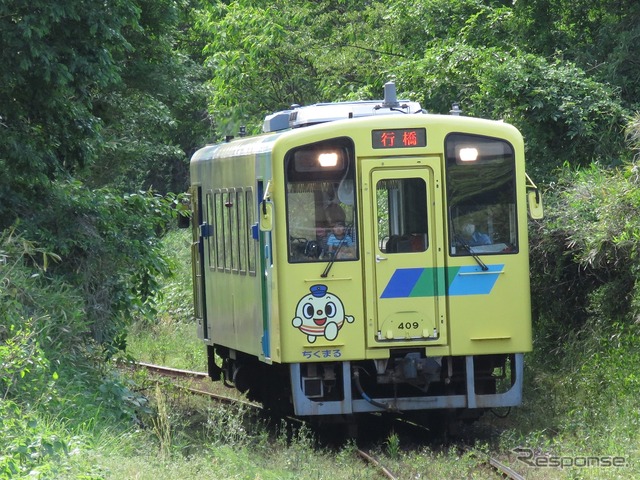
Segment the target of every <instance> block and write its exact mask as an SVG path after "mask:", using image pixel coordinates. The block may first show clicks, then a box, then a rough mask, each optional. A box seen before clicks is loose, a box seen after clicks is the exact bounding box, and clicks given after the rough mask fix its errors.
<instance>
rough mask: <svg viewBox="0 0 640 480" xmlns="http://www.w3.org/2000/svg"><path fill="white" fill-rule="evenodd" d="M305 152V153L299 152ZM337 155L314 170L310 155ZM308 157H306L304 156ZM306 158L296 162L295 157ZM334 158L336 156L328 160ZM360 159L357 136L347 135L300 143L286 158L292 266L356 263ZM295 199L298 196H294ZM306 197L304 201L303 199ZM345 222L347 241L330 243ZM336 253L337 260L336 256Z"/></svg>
mask: <svg viewBox="0 0 640 480" xmlns="http://www.w3.org/2000/svg"><path fill="white" fill-rule="evenodd" d="M300 152H303V153H300ZM320 153H331V154H337V155H338V158H336V159H335V163H334V164H329V165H327V164H325V166H320V164H321V161H322V160H321V159H320V158H319V155H318V165H319V166H318V167H317V168H312V166H311V164H310V160H309V155H311V154H313V155H316V154H320ZM305 155H306V157H305ZM298 156H300V158H305V161H304V162H303V163H302V164H301V163H296V159H297V158H298ZM330 160H332V159H330ZM356 170H357V162H356V155H355V144H354V141H353V139H351V138H350V137H346V136H340V137H333V138H328V139H322V140H319V141H317V142H311V143H308V144H304V145H299V146H296V147H294V148H292V149H290V150H289V151H288V152H287V153H286V154H285V156H284V173H285V199H286V200H285V204H286V206H285V208H286V219H287V221H286V225H287V238H288V239H289V240H288V242H287V259H288V262H289V263H291V264H304V263H317V262H327V261H331V260H336V261H357V260H359V259H360V249H359V245H358V234H357V225H358V217H357V211H358V209H357V198H356V194H355V191H356V189H355V187H354V186H355V182H356V178H357V176H356V174H357V172H356ZM294 197H297V198H296V199H295V200H294ZM302 197H306V198H305V199H304V201H300V200H301V199H302ZM337 223H342V224H343V225H344V229H345V237H344V238H345V239H347V238H349V239H350V241H349V240H347V241H348V244H346V243H343V242H342V241H340V242H339V243H338V245H339V246H335V245H332V244H331V243H330V242H331V241H330V240H329V239H330V237H331V234H332V229H333V226H334V225H335V224H337ZM334 257H335V258H334Z"/></svg>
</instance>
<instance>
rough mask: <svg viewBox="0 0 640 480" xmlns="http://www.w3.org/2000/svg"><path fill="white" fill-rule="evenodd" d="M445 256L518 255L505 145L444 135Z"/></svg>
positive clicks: (510, 156) (511, 164)
mask: <svg viewBox="0 0 640 480" xmlns="http://www.w3.org/2000/svg"><path fill="white" fill-rule="evenodd" d="M445 147H446V171H447V201H448V206H449V219H448V221H449V253H450V254H451V255H453V256H460V255H475V254H479V253H481V254H483V255H484V254H505V253H517V252H518V235H517V219H516V182H515V155H514V150H513V147H512V146H511V144H510V143H508V142H506V141H504V140H501V139H497V138H490V137H483V136H479V135H469V134H461V133H455V134H450V135H448V136H447V138H446V140H445Z"/></svg>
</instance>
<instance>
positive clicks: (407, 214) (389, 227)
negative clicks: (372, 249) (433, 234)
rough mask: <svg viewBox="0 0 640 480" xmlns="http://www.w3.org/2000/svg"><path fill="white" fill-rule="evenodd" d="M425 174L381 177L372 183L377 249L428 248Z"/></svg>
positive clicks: (413, 250)
mask: <svg viewBox="0 0 640 480" xmlns="http://www.w3.org/2000/svg"><path fill="white" fill-rule="evenodd" d="M428 187H429V186H428V185H427V182H426V181H425V179H424V178H421V177H415V176H411V175H407V176H406V177H403V178H383V179H381V180H378V182H377V183H376V185H375V191H376V204H375V205H374V206H373V207H374V213H375V222H376V235H377V236H378V238H377V245H378V250H379V251H380V253H384V254H387V255H395V254H398V253H403V254H404V253H424V252H426V251H427V250H429V248H430V245H429V210H428V205H429V191H428Z"/></svg>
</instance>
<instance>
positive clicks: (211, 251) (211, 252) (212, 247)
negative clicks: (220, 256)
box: [206, 192, 216, 268]
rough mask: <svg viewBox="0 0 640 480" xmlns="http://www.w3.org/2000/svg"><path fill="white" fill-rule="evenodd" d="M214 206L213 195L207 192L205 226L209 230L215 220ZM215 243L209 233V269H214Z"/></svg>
mask: <svg viewBox="0 0 640 480" xmlns="http://www.w3.org/2000/svg"><path fill="white" fill-rule="evenodd" d="M213 209H214V205H213V193H212V192H208V193H207V214H206V217H207V226H208V228H209V229H213V225H214V219H215V215H214V213H213V212H214V211H213ZM215 243H216V239H215V237H214V236H213V235H211V232H209V236H208V237H207V245H208V247H209V255H208V262H209V268H215V267H216V248H215Z"/></svg>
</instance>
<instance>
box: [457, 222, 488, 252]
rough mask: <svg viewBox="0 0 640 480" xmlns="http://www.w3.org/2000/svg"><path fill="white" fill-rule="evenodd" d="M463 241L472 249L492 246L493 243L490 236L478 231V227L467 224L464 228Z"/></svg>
mask: <svg viewBox="0 0 640 480" xmlns="http://www.w3.org/2000/svg"><path fill="white" fill-rule="evenodd" d="M462 239H463V240H464V241H465V243H466V244H467V245H469V246H470V247H477V246H478V245H491V244H492V243H493V242H492V241H491V237H489V235H487V234H486V233H481V232H478V231H476V226H475V225H474V224H473V223H466V224H464V225H463V226H462Z"/></svg>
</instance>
